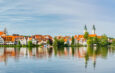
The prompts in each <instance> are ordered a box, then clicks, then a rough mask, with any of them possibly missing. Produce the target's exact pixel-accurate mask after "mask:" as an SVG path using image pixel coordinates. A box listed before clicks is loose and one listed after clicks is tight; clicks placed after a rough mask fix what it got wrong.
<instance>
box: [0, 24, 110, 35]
mask: <svg viewBox="0 0 115 73" xmlns="http://www.w3.org/2000/svg"><path fill="white" fill-rule="evenodd" d="M90 27H91V26H90ZM0 31H1V32H4V31H5V32H7V34H8V35H15V34H16V35H23V36H32V35H50V34H43V33H42V34H39V33H34V34H31V33H30V34H19V33H9V32H10V31H9V30H8V29H7V27H4V28H2V30H0ZM96 31H97V30H96V26H95V25H94V24H92V28H90V29H89V27H87V24H85V25H84V26H83V27H82V33H78V34H77V33H70V34H63V33H57V35H53V34H52V35H50V36H52V37H55V36H74V35H83V34H84V33H85V32H88V33H89V34H97V35H99V34H98V32H96ZM103 34H105V33H103ZM103 34H100V36H101V35H103ZM110 37H111V36H110Z"/></svg>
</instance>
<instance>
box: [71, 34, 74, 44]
mask: <svg viewBox="0 0 115 73" xmlns="http://www.w3.org/2000/svg"><path fill="white" fill-rule="evenodd" d="M74 44H75V39H74V36H72V43H71V45H74Z"/></svg>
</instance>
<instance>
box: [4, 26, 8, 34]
mask: <svg viewBox="0 0 115 73" xmlns="http://www.w3.org/2000/svg"><path fill="white" fill-rule="evenodd" d="M4 33H5V34H6V35H7V34H8V32H7V28H6V27H5V28H4Z"/></svg>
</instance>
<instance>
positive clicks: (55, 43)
mask: <svg viewBox="0 0 115 73" xmlns="http://www.w3.org/2000/svg"><path fill="white" fill-rule="evenodd" d="M53 46H54V47H56V46H58V40H57V38H56V37H55V38H54V42H53Z"/></svg>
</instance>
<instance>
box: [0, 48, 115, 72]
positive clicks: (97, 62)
mask: <svg viewBox="0 0 115 73" xmlns="http://www.w3.org/2000/svg"><path fill="white" fill-rule="evenodd" d="M0 73H115V50H114V49H111V48H86V47H81V48H71V47H69V48H58V49H56V48H55V49H53V48H49V49H47V48H0Z"/></svg>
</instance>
